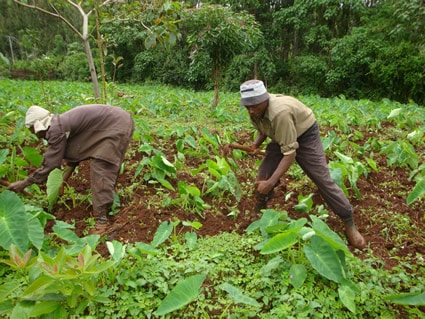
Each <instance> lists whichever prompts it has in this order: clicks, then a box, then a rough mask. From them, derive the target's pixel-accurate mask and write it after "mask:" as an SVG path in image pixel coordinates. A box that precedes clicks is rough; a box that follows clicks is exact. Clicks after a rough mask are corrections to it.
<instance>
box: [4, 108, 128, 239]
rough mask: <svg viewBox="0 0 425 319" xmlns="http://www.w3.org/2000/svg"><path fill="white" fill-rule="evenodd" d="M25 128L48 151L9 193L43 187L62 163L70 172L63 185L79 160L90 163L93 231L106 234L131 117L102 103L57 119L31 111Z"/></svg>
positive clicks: (12, 186)
mask: <svg viewBox="0 0 425 319" xmlns="http://www.w3.org/2000/svg"><path fill="white" fill-rule="evenodd" d="M25 125H26V126H27V127H28V128H29V129H30V130H31V131H32V132H33V133H35V134H36V135H37V136H38V137H39V138H43V139H46V140H47V143H48V149H47V150H46V152H45V153H44V156H43V163H42V165H41V167H40V168H38V169H37V170H36V171H35V172H34V173H33V174H32V175H30V176H29V177H27V178H26V179H24V180H22V181H18V182H15V183H12V184H10V185H9V187H8V189H10V190H12V191H15V192H22V191H23V190H24V188H25V187H27V186H29V185H31V184H33V183H36V184H42V183H44V182H45V181H46V180H47V177H48V175H49V173H50V172H51V171H52V170H53V169H55V168H60V167H61V164H62V160H65V161H66V162H67V166H69V167H70V169H69V170H68V171H66V172H65V174H64V181H66V180H67V179H68V178H69V176H70V175H71V174H72V172H73V171H74V169H75V167H76V166H78V164H79V162H80V161H83V160H87V159H90V160H91V161H90V181H91V190H92V203H93V215H94V217H95V218H96V231H95V232H96V233H102V232H104V231H105V230H106V227H107V221H108V213H109V211H110V209H111V207H112V204H113V201H114V187H115V183H116V180H117V177H118V174H119V171H120V167H121V164H122V162H123V160H124V156H125V152H126V150H127V147H128V145H129V143H130V141H131V138H132V135H133V130H134V122H133V119H132V118H131V115H130V114H129V113H128V112H126V111H124V110H122V109H121V108H119V107H114V106H109V105H102V104H93V105H81V106H77V107H74V108H73V109H71V110H69V111H67V112H65V113H62V114H56V115H54V114H51V113H50V112H49V111H47V110H45V109H44V108H42V107H39V106H31V107H30V108H29V109H28V110H27V113H26V117H25Z"/></svg>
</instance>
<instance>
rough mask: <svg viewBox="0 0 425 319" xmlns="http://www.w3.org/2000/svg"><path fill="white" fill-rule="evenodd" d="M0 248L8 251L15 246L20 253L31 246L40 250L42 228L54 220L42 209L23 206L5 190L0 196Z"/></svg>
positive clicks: (11, 193)
mask: <svg viewBox="0 0 425 319" xmlns="http://www.w3.org/2000/svg"><path fill="white" fill-rule="evenodd" d="M0 217H1V218H0V246H1V247H3V248H4V249H9V247H10V245H12V244H13V245H15V246H16V247H18V249H20V250H21V251H27V250H28V249H29V248H30V247H31V246H33V247H36V248H37V249H41V247H42V245H43V242H44V226H45V225H46V222H47V220H48V219H54V217H53V216H52V215H50V214H46V213H45V212H44V211H43V210H42V209H40V208H37V207H34V206H25V204H24V203H23V202H22V200H21V199H20V198H19V196H18V195H16V194H15V193H14V192H11V191H8V190H5V191H3V192H2V193H1V194H0Z"/></svg>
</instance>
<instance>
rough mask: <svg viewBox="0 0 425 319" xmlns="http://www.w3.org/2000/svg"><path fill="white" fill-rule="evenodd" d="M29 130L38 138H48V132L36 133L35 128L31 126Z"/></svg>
mask: <svg viewBox="0 0 425 319" xmlns="http://www.w3.org/2000/svg"><path fill="white" fill-rule="evenodd" d="M29 130H30V132H31V133H33V134H35V135H37V137H38V138H43V139H44V138H46V131H39V132H37V133H35V130H34V126H30V127H29Z"/></svg>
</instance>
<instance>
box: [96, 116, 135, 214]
mask: <svg viewBox="0 0 425 319" xmlns="http://www.w3.org/2000/svg"><path fill="white" fill-rule="evenodd" d="M133 131H134V123H132V125H131V126H130V127H129V128H128V131H127V133H126V134H125V135H123V137H122V138H121V144H120V153H121V160H120V165H114V164H111V163H108V162H106V161H103V160H100V159H95V158H93V159H91V160H90V180H91V182H90V184H91V191H92V202H93V214H94V216H95V217H105V216H107V214H108V213H109V211H110V209H111V207H112V204H113V202H114V189H115V184H116V182H117V178H118V174H119V172H120V168H121V164H122V162H123V161H124V158H125V153H126V151H127V148H128V145H129V144H130V141H131V138H132V135H133Z"/></svg>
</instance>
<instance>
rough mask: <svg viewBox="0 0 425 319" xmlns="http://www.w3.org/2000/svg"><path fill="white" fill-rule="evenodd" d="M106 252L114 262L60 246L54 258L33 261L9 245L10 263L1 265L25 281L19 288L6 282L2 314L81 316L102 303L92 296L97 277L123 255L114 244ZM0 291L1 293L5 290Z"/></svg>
mask: <svg viewBox="0 0 425 319" xmlns="http://www.w3.org/2000/svg"><path fill="white" fill-rule="evenodd" d="M108 248H109V249H110V251H111V253H112V256H113V257H115V258H116V259H111V260H108V261H100V260H99V257H100V255H98V254H97V253H94V252H93V249H92V248H91V247H90V246H89V245H85V246H84V247H83V248H82V249H81V250H80V251H79V252H78V253H77V254H75V255H74V254H72V253H70V252H69V251H68V250H67V249H66V247H64V246H62V247H61V248H60V250H59V251H58V253H57V254H56V255H55V256H51V255H49V254H46V253H43V252H40V253H39V254H38V256H33V257H31V250H29V251H28V252H26V253H25V254H23V253H22V252H21V251H20V250H19V249H18V248H17V247H16V246H14V245H11V247H10V249H9V255H10V259H9V260H3V261H2V262H3V263H5V264H7V265H9V266H10V267H11V268H12V269H15V270H16V271H18V272H19V274H20V275H21V276H23V277H24V278H27V280H26V282H25V283H24V284H23V283H22V281H21V278H19V276H18V277H15V280H14V281H13V282H9V284H8V286H7V288H9V290H8V291H7V292H6V293H3V295H2V299H1V300H0V303H1V305H2V310H3V313H8V314H9V315H10V318H12V319H13V318H29V317H38V318H51V317H52V316H54V317H58V318H59V317H69V316H74V315H82V314H84V311H85V309H86V308H87V307H88V306H89V304H91V303H94V302H100V303H102V302H105V300H104V299H103V297H102V296H98V295H97V294H96V286H97V284H98V282H99V275H100V274H101V273H103V272H105V271H106V270H108V269H109V268H111V267H113V266H114V265H116V264H117V262H118V261H119V259H120V258H122V256H123V255H124V246H122V244H120V243H118V242H115V243H108ZM12 285H13V289H10V288H11V286H12ZM2 288H3V289H0V290H3V291H4V288H6V287H5V286H3V287H2ZM16 291H19V294H16V293H15V292H16Z"/></svg>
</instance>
